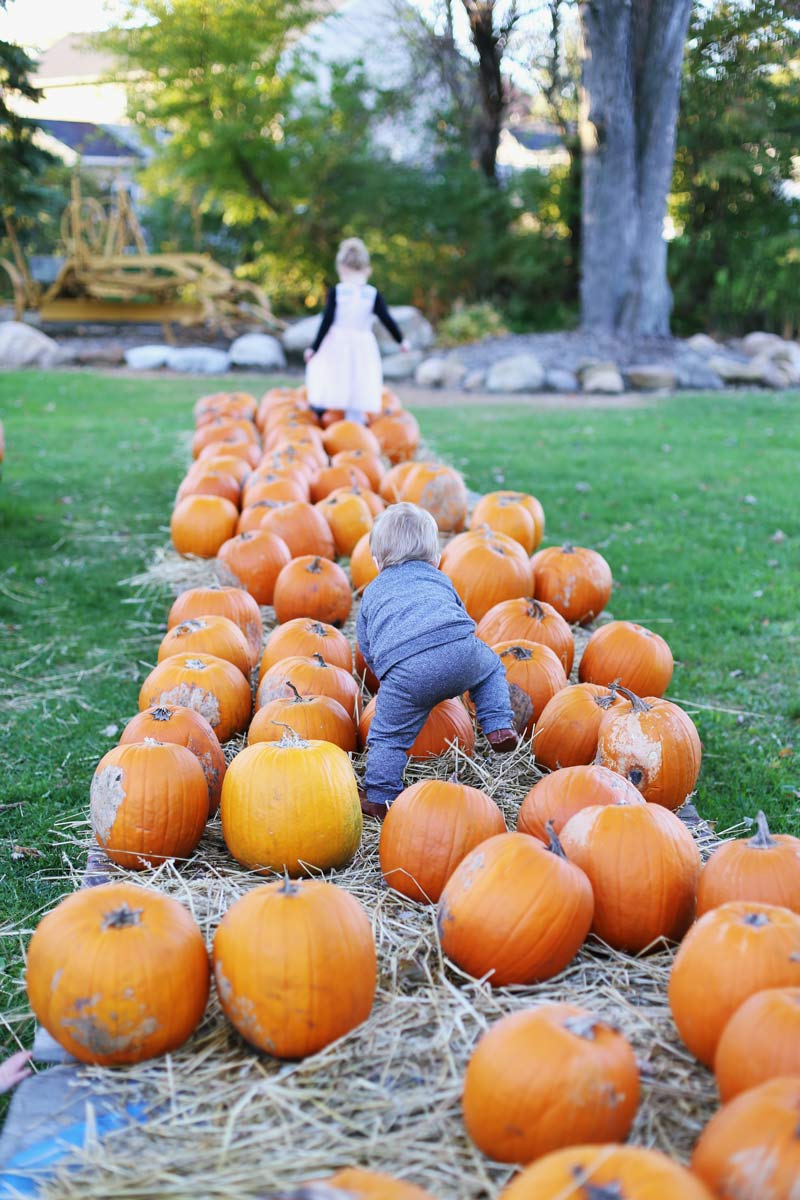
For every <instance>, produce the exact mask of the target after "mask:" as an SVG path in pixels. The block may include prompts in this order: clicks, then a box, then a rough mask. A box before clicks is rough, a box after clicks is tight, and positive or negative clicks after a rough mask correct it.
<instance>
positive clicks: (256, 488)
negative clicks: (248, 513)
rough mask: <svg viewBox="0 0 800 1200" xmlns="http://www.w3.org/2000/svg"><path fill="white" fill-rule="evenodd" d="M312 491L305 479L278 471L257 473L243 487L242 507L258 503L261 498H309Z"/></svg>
mask: <svg viewBox="0 0 800 1200" xmlns="http://www.w3.org/2000/svg"><path fill="white" fill-rule="evenodd" d="M309 494H310V491H309V487H308V484H307V483H306V482H305V481H301V480H300V479H299V478H298V479H291V478H289V477H288V476H287V475H279V474H278V473H277V471H265V473H264V475H262V476H256V475H255V474H254V475H253V476H252V477H251V478H250V479H248V481H247V483H246V484H245V485H244V487H243V488H242V505H241V506H242V508H247V507H248V505H251V504H258V503H259V501H261V500H308V497H309Z"/></svg>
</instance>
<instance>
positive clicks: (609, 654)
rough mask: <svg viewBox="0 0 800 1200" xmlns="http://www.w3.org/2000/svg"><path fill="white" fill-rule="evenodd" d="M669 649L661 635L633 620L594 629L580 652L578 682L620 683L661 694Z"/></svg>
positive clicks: (666, 681)
mask: <svg viewBox="0 0 800 1200" xmlns="http://www.w3.org/2000/svg"><path fill="white" fill-rule="evenodd" d="M672 669H673V661H672V651H671V650H670V648H669V646H668V645H667V643H666V642H665V641H664V639H663V638H662V637H659V635H658V634H657V633H653V632H652V630H650V629H645V627H644V625H637V624H636V622H635V621H609V622H608V624H607V625H601V626H600V628H599V629H596V630H595V631H594V633H593V634H592V636H591V637H590V638H589V641H588V642H587V643H586V645H585V646H584V649H583V654H582V655H581V663H580V668H579V670H578V678H579V679H580V681H581V683H600V684H605V685H606V686H608V685H609V684H610V683H611V682H612V681H618V682H619V683H622V684H623V685H624V686H625V687H626V688H629V689H630V691H632V692H636V693H637V695H639V696H663V695H664V692H665V691H666V690H667V688H668V687H669V681H670V680H671V679H672Z"/></svg>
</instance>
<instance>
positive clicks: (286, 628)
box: [258, 617, 353, 682]
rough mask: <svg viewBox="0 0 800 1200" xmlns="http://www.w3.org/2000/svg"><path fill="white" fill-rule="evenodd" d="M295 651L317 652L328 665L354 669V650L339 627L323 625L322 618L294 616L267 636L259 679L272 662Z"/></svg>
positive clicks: (311, 653) (273, 663) (307, 655)
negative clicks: (319, 619)
mask: <svg viewBox="0 0 800 1200" xmlns="http://www.w3.org/2000/svg"><path fill="white" fill-rule="evenodd" d="M297 654H301V655H304V656H305V657H311V656H312V655H314V654H319V655H320V656H321V657H322V658H324V659H325V662H326V663H330V664H331V666H334V667H341V668H342V670H344V671H347V672H348V673H349V672H351V671H352V669H353V651H352V650H351V649H350V643H349V642H348V640H347V638H346V637H345V636H344V634H343V633H342V632H341V630H339V629H334V627H333V625H326V623H325V622H324V621H313V620H310V619H309V618H308V617H296V618H295V619H294V620H293V621H286V623H285V624H283V625H278V626H276V628H275V629H273V631H272V633H271V634H270V635H269V637H268V638H267V641H266V645H265V646H264V653H263V655H262V656H261V667H260V669H259V673H258V677H259V682H260V681H261V679H263V677H264V673H265V672H266V671H268V670H269V668H270V667H273V666H274V665H275V663H278V662H280V661H281V659H282V658H291V657H293V656H295V655H297Z"/></svg>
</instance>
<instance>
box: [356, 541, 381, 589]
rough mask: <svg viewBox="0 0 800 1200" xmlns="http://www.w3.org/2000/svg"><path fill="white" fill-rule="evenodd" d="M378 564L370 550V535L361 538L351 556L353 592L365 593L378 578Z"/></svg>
mask: <svg viewBox="0 0 800 1200" xmlns="http://www.w3.org/2000/svg"><path fill="white" fill-rule="evenodd" d="M378 573H379V572H378V564H377V563H376V562H375V559H374V558H373V557H372V551H371V550H370V548H369V533H365V534H364V535H363V537H360V538H359V539H358V541H357V542H356V544H355V546H354V547H353V552H352V554H351V555H350V582H351V583H352V585H353V590H354V591H356V592H363V590H364V588H365V587H366V586H367V584H368V583H372V581H373V579H377V577H378Z"/></svg>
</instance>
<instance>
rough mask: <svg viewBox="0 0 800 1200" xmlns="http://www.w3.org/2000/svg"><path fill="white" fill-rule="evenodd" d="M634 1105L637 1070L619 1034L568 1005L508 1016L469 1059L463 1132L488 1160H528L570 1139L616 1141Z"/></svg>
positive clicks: (628, 1125) (624, 1131) (630, 1119)
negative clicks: (464, 1128) (464, 1129)
mask: <svg viewBox="0 0 800 1200" xmlns="http://www.w3.org/2000/svg"><path fill="white" fill-rule="evenodd" d="M638 1105H639V1071H638V1069H637V1066H636V1058H635V1055H634V1053H633V1050H632V1049H631V1046H630V1043H629V1042H628V1041H627V1039H626V1038H625V1037H623V1035H622V1034H621V1033H618V1032H617V1030H616V1029H614V1028H613V1027H612V1026H610V1025H607V1024H606V1023H605V1022H604V1021H602V1020H601V1019H600V1018H598V1017H595V1016H594V1015H593V1014H592V1013H591V1012H589V1011H588V1010H587V1009H585V1008H576V1007H575V1005H573V1004H540V1005H539V1006H538V1007H537V1008H530V1009H525V1010H523V1011H522V1012H516V1013H511V1014H510V1015H509V1016H506V1017H503V1018H502V1019H501V1020H499V1021H497V1022H496V1023H495V1024H494V1025H492V1026H491V1027H490V1028H489V1029H488V1030H487V1031H486V1033H484V1034H483V1036H482V1037H481V1039H480V1041H479V1042H478V1044H477V1046H476V1047H475V1049H474V1051H473V1052H472V1057H471V1058H470V1060H469V1063H468V1064H467V1070H466V1073H465V1075H464V1095H463V1099H462V1107H463V1112H464V1124H465V1125H466V1128H467V1133H468V1134H469V1136H470V1137H471V1138H472V1140H473V1142H475V1144H476V1146H477V1147H478V1149H479V1150H482V1151H483V1153H484V1154H486V1155H487V1156H488V1157H489V1158H493V1159H496V1160H497V1161H498V1162H506V1163H522V1164H524V1163H529V1162H533V1161H534V1159H537V1158H541V1157H542V1155H543V1154H549V1153H551V1152H552V1151H553V1150H560V1149H561V1148H562V1147H563V1146H572V1145H575V1143H576V1142H578V1143H581V1144H584V1143H591V1142H607V1141H614V1142H621V1141H624V1140H625V1138H626V1137H627V1136H628V1133H629V1132H630V1128H631V1125H632V1124H633V1118H634V1117H635V1115H636V1109H637V1107H638Z"/></svg>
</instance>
